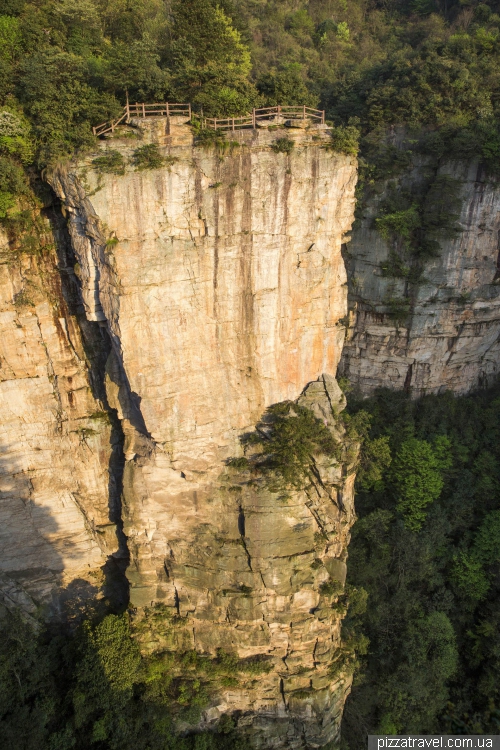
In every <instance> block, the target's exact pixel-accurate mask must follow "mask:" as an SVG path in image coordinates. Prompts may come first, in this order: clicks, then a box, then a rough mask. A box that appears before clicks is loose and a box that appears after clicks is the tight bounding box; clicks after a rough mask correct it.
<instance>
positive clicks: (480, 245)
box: [341, 163, 500, 396]
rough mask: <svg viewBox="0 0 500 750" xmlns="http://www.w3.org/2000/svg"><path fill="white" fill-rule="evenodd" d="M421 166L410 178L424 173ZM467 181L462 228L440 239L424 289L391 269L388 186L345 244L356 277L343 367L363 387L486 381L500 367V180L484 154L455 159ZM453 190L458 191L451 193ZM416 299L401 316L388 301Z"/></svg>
mask: <svg viewBox="0 0 500 750" xmlns="http://www.w3.org/2000/svg"><path fill="white" fill-rule="evenodd" d="M420 172H421V170H419V169H416V170H415V171H414V172H413V173H409V174H408V175H407V176H406V178H405V179H406V181H407V182H411V181H412V180H414V181H415V180H417V181H418V180H419V179H421V174H420ZM440 174H446V175H449V176H450V177H451V178H452V179H454V180H458V182H459V184H460V191H459V193H460V200H461V212H460V217H459V227H460V230H461V231H460V232H459V233H458V234H457V235H456V236H455V237H454V238H451V239H450V238H448V239H442V240H440V245H441V249H440V251H439V256H438V257H436V258H434V259H432V260H431V261H429V262H427V263H426V265H425V269H424V274H423V276H424V278H423V279H422V281H421V283H420V284H419V285H418V289H416V290H415V289H413V290H412V291H411V293H409V292H408V282H407V280H405V279H404V278H394V277H391V276H390V275H388V274H387V273H384V270H383V267H384V264H386V263H387V259H388V256H389V246H388V243H387V242H386V241H385V240H384V239H383V237H382V236H381V234H380V233H379V232H378V231H377V229H376V226H375V222H374V219H375V217H376V216H377V215H378V213H379V206H380V203H381V201H383V200H384V197H385V193H384V192H382V193H379V194H378V195H375V196H374V197H373V198H372V199H371V200H369V201H368V204H367V205H366V206H365V208H364V211H363V216H362V218H360V219H359V220H358V221H357V222H356V224H355V228H354V230H353V235H352V242H351V243H350V244H349V245H348V247H346V253H345V255H346V265H347V268H348V274H349V278H350V285H349V287H350V293H349V297H350V299H349V319H348V320H349V322H348V334H347V339H346V343H345V346H344V351H343V357H342V362H341V371H342V374H343V375H345V376H347V377H348V378H349V380H350V381H351V383H352V384H353V385H354V386H355V387H357V388H358V389H359V390H360V391H361V392H362V393H363V394H365V395H368V394H370V393H371V392H373V390H374V389H375V388H377V387H381V386H383V387H389V388H396V389H403V388H406V389H407V390H410V391H411V392H412V394H413V395H414V396H419V395H422V394H424V393H437V392H440V391H444V390H452V391H454V392H455V393H466V392H467V391H469V390H471V389H473V388H477V387H478V386H482V385H487V384H489V383H491V382H492V381H493V379H494V378H495V377H496V376H497V375H498V372H499V368H500V286H499V282H500V276H499V231H500V212H499V208H500V189H499V187H498V185H497V183H496V182H492V181H488V180H487V178H486V176H485V173H484V170H482V169H480V168H479V167H478V165H477V163H456V164H452V165H447V166H446V167H443V168H442V169H441V170H440ZM450 199H451V196H450ZM405 297H406V298H407V301H408V307H409V315H408V316H407V317H406V318H405V319H404V320H400V321H399V323H398V322H396V321H395V319H394V315H393V314H391V309H390V305H388V304H387V302H388V300H391V299H392V300H394V299H401V300H404V298H405Z"/></svg>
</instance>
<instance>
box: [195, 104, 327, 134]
mask: <svg viewBox="0 0 500 750" xmlns="http://www.w3.org/2000/svg"><path fill="white" fill-rule="evenodd" d="M274 117H286V118H288V119H289V120H291V119H300V120H306V119H310V120H316V121H319V122H320V123H321V124H322V125H324V124H325V111H324V110H322V109H313V108H312V107H306V106H302V107H293V106H286V105H279V104H278V106H277V107H261V108H260V109H253V110H252V112H251V113H249V114H247V115H242V116H241V117H224V118H220V117H205V118H203V126H204V127H209V128H212V129H213V130H236V129H237V128H248V127H250V128H255V127H256V125H257V123H258V122H262V121H265V120H270V119H271V118H274Z"/></svg>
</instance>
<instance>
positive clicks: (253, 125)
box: [252, 107, 255, 130]
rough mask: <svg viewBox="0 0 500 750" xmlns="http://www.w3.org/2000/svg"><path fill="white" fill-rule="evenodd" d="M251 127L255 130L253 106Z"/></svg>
mask: <svg viewBox="0 0 500 750" xmlns="http://www.w3.org/2000/svg"><path fill="white" fill-rule="evenodd" d="M252 127H253V129H254V130H255V107H254V108H253V110H252Z"/></svg>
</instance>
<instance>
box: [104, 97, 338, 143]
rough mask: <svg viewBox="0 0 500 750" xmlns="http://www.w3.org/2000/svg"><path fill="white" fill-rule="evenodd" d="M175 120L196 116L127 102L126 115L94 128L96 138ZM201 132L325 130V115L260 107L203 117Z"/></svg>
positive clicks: (182, 109)
mask: <svg viewBox="0 0 500 750" xmlns="http://www.w3.org/2000/svg"><path fill="white" fill-rule="evenodd" d="M148 117H149V118H151V117H155V118H167V119H168V120H170V119H173V120H175V121H176V123H177V124H188V123H190V122H192V119H193V112H192V109H191V105H190V104H175V103H170V102H160V103H155V104H145V103H136V104H130V103H129V102H127V104H126V105H125V107H124V108H123V114H122V115H121V116H120V117H119V118H118V119H116V120H112V121H110V122H104V123H101V125H96V126H95V127H93V128H92V131H93V133H94V135H95V136H103V135H106V134H107V133H113V132H114V130H115V128H117V127H118V126H119V125H123V124H133V121H134V120H137V119H139V120H143V119H146V118H148ZM199 119H200V122H201V127H202V128H210V129H211V130H220V131H235V130H240V129H242V128H252V129H256V128H266V127H269V126H271V125H288V126H289V127H299V128H300V127H307V126H308V125H310V124H316V125H320V126H325V111H324V110H320V109H313V108H312V107H306V106H305V105H302V106H292V105H290V106H288V105H279V104H278V105H277V106H275V107H261V108H260V109H253V110H252V111H251V112H249V113H248V114H245V115H240V116H238V117H224V118H218V117H202V116H200V118H199Z"/></svg>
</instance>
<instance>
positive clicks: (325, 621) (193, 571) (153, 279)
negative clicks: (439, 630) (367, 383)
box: [51, 121, 356, 749]
mask: <svg viewBox="0 0 500 750" xmlns="http://www.w3.org/2000/svg"><path fill="white" fill-rule="evenodd" d="M136 125H140V123H136ZM134 133H138V134H139V136H140V140H138V139H136V140H134V138H133V134H134ZM131 134H132V137H130V135H131ZM124 135H127V136H128V137H120V136H118V137H115V138H114V139H113V140H112V141H111V142H110V143H109V144H104V145H103V150H106V148H112V149H114V150H118V151H119V152H120V153H121V154H122V155H123V156H124V159H125V162H126V163H128V165H129V166H127V167H126V171H125V174H123V175H112V174H99V173H98V172H97V171H96V169H95V166H94V165H93V159H94V158H95V157H96V156H97V154H94V155H93V156H92V157H89V158H88V159H86V160H82V161H79V162H75V163H73V164H71V165H69V166H67V167H65V168H61V169H59V170H58V171H57V172H56V173H55V174H54V175H53V176H52V178H51V182H52V184H53V186H54V189H55V190H56V192H57V194H58V195H59V196H60V198H61V200H62V201H63V204H64V207H65V211H66V213H67V216H68V219H69V222H68V226H69V231H70V235H71V240H72V245H73V249H74V252H75V256H76V260H77V262H78V268H77V271H78V275H79V277H80V280H81V290H82V300H83V304H84V306H85V311H86V315H87V318H88V320H93V321H96V322H99V323H100V324H101V325H102V326H105V327H106V330H107V331H108V332H109V336H110V339H111V343H112V352H111V354H110V356H109V358H108V362H107V365H106V391H107V399H108V402H109V405H110V406H111V407H112V408H113V409H116V412H117V414H118V417H119V419H120V420H121V424H122V428H123V432H124V435H125V445H124V453H125V459H126V460H125V470H124V487H123V489H124V500H123V519H124V531H125V534H126V536H127V538H128V546H129V550H130V554H131V563H130V566H129V568H128V570H127V577H128V580H129V582H130V585H131V600H132V603H133V605H134V606H136V607H137V608H138V609H139V610H140V609H141V608H142V607H145V606H149V605H151V603H153V602H163V603H164V604H165V605H167V606H168V607H170V608H171V609H172V611H173V612H176V613H177V614H178V616H180V617H181V618H184V619H183V620H182V621H183V622H184V623H185V626H184V630H183V632H184V634H185V635H184V636H183V639H182V644H183V648H195V649H197V650H198V651H200V652H201V653H207V654H210V653H211V654H214V653H215V651H216V649H217V648H224V649H225V650H227V651H229V652H232V653H236V654H237V655H238V656H239V657H240V658H246V657H248V656H257V655H260V656H266V657H268V658H269V659H270V660H271V662H272V669H271V671H270V672H268V673H267V674H263V675H259V676H258V677H254V678H253V679H250V678H248V679H243V678H242V679H241V680H240V682H239V683H238V686H237V687H233V688H231V689H225V690H224V689H222V688H221V691H220V693H219V694H217V695H215V696H212V699H211V704H210V706H209V708H208V709H206V711H205V712H204V714H203V718H202V725H209V726H210V725H212V724H214V723H216V722H217V721H218V718H219V717H220V716H221V715H222V714H224V713H227V712H230V713H232V714H233V715H234V716H236V717H237V720H238V722H239V726H240V728H241V731H244V732H247V733H248V735H249V738H250V740H251V743H252V744H253V745H254V746H256V747H262V748H267V747H276V748H281V747H283V748H285V747H286V748H297V749H298V748H305V747H320V746H322V745H324V744H325V743H326V742H328V741H330V740H332V739H335V738H336V737H337V736H338V727H339V721H340V715H341V711H342V707H343V702H344V699H345V695H346V693H347V692H348V690H349V685H350V678H349V677H348V675H346V674H342V673H340V674H336V676H335V677H332V676H331V670H330V665H331V663H332V661H334V659H335V657H336V655H337V654H338V649H339V646H340V625H341V618H342V613H341V608H340V607H339V608H337V609H335V607H332V603H334V601H335V595H334V594H332V593H331V590H332V589H331V587H330V588H328V586H327V587H326V589H325V587H324V586H323V588H322V584H324V583H328V582H329V581H330V580H334V581H337V582H338V586H339V587H340V588H339V589H338V591H337V597H338V595H339V591H340V590H341V588H342V584H343V581H344V579H345V558H346V547H347V543H348V538H349V529H350V526H351V524H352V522H353V520H354V511H353V481H354V474H353V467H354V462H355V455H356V446H352V445H350V442H349V440H347V439H346V438H345V435H344V428H343V426H342V423H341V420H340V419H339V416H338V415H339V412H340V411H341V409H342V408H343V406H344V403H345V400H344V398H343V396H342V394H341V392H340V390H339V389H338V386H337V384H336V381H335V379H334V378H333V377H332V376H334V375H335V372H336V368H337V364H338V361H339V359H340V355H341V351H342V344H343V339H344V332H345V326H344V321H343V320H341V319H343V318H344V317H345V315H346V311H347V287H346V275H345V269H344V264H343V260H342V256H341V244H342V242H343V241H344V236H345V234H346V232H348V231H349V229H350V226H351V222H352V219H353V209H354V187H355V182H356V165H355V163H354V161H353V160H352V159H351V158H350V157H347V156H343V155H339V154H336V153H334V152H332V151H331V150H330V149H328V148H327V147H326V144H327V141H328V136H327V134H325V132H324V131H322V130H321V129H313V128H311V129H309V130H304V129H301V130H298V129H297V130H291V129H290V130H289V131H287V136H288V138H290V139H292V140H294V142H295V145H294V148H293V150H292V151H291V153H280V152H276V151H275V150H273V148H272V145H273V144H274V143H275V142H276V139H277V138H278V137H280V136H281V137H282V136H283V135H284V133H283V132H281V133H276V132H272V131H271V132H264V131H247V132H241V133H240V134H235V135H234V136H233V137H234V139H235V141H236V143H234V144H233V145H232V146H231V148H230V149H229V150H226V151H225V152H224V153H218V152H217V150H216V149H215V148H214V147H210V148H208V149H206V150H203V149H201V148H199V147H196V146H195V145H193V138H192V135H191V132H190V130H189V128H188V127H187V126H183V125H177V126H176V125H175V124H174V123H170V128H169V129H168V131H166V130H165V121H157V122H155V121H149V122H146V123H145V124H143V125H141V127H136V128H135V129H132V128H129V129H128V132H127V133H126V134H124ZM145 143H156V144H157V145H158V146H159V149H160V153H161V154H162V155H163V156H164V157H165V158H166V163H165V165H164V166H163V167H162V168H159V169H154V170H147V171H146V170H145V171H135V170H134V168H133V167H132V166H130V157H131V154H132V152H133V150H134V149H136V148H137V147H138V145H142V144H145ZM318 378H319V380H318ZM308 384H309V385H308ZM304 389H306V390H305V391H304ZM303 391H304V393H303V395H302V396H301V393H302V392H303ZM299 397H300V398H301V403H302V402H304V401H303V400H305V403H307V405H308V406H309V407H310V408H312V409H313V410H314V411H315V413H317V416H318V418H320V419H321V420H322V422H323V423H324V424H325V425H327V426H328V428H329V429H331V430H332V432H333V434H334V435H335V438H336V440H338V442H339V445H340V446H341V455H340V454H339V457H338V458H337V459H335V460H333V459H331V458H330V459H326V457H325V458H324V460H320V459H319V458H318V469H317V471H318V477H319V479H318V481H317V482H316V483H315V485H310V486H308V487H307V488H306V489H304V490H300V491H299V490H297V491H291V492H290V493H288V494H287V495H286V496H284V495H283V493H280V492H277V491H272V489H270V488H269V487H268V486H267V485H266V484H265V482H263V481H261V480H259V479H258V478H255V477H253V476H252V475H251V472H249V471H244V470H241V469H240V470H235V469H234V468H232V467H231V466H228V464H227V461H228V459H229V458H230V457H234V456H241V455H242V446H241V444H240V437H241V436H242V435H243V434H245V433H247V432H249V431H251V430H253V429H254V427H255V424H256V423H257V422H258V421H259V420H260V419H261V417H262V415H263V414H264V412H265V409H266V407H268V406H269V405H270V404H274V403H277V402H281V401H284V400H288V399H290V400H295V399H297V398H299ZM336 586H337V584H336ZM333 589H335V586H334V587H333ZM325 591H327V592H328V591H330V593H324V592H325ZM322 592H323V593H322ZM332 597H333V598H332ZM161 647H162V645H161V643H155V642H154V640H150V641H149V642H148V641H147V640H146V642H145V643H144V648H148V649H155V648H161Z"/></svg>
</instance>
